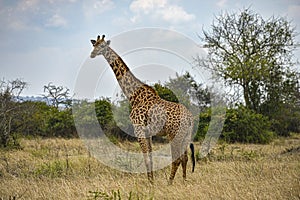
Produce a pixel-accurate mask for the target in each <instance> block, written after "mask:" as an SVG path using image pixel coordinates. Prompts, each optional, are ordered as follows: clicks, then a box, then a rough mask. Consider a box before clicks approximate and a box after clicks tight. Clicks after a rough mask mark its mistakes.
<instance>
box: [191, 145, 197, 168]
mask: <svg viewBox="0 0 300 200" xmlns="http://www.w3.org/2000/svg"><path fill="white" fill-rule="evenodd" d="M190 149H191V159H192V163H193V168H192V172H194V170H195V164H196V160H195V148H194V144H193V143H190Z"/></svg>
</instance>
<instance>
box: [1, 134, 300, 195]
mask: <svg viewBox="0 0 300 200" xmlns="http://www.w3.org/2000/svg"><path fill="white" fill-rule="evenodd" d="M131 145H132V146H131ZM21 146H22V150H21V149H20V150H1V152H0V153H1V154H0V199H3V200H4V199H299V198H300V162H299V161H300V150H299V149H300V148H299V147H300V136H299V135H294V136H293V137H291V138H289V139H277V140H275V141H274V142H273V143H271V144H268V145H245V144H231V145H228V144H224V143H223V144H219V145H218V146H217V147H216V148H215V149H214V151H213V152H212V153H211V154H210V155H209V156H208V157H207V158H205V159H202V160H198V162H197V164H196V169H195V172H194V173H191V172H190V169H191V162H190V161H189V166H188V169H189V172H188V174H187V177H188V179H187V181H183V179H182V177H181V176H182V172H181V169H179V171H178V172H177V174H176V177H175V181H174V183H173V185H168V180H167V179H168V175H169V172H170V169H169V167H167V168H165V169H162V170H159V171H156V172H155V174H154V175H155V183H154V185H150V184H149V182H148V180H147V178H146V175H145V174H134V173H124V172H120V171H117V170H114V169H111V168H109V167H107V166H104V165H103V164H101V162H99V161H97V160H96V159H94V158H93V157H91V156H90V154H89V153H88V152H87V150H86V148H85V147H84V145H83V143H82V141H81V140H79V139H70V140H66V139H31V140H28V139H23V140H21ZM120 146H122V147H124V148H127V149H130V148H132V149H136V148H137V146H138V145H137V144H136V143H134V144H132V143H122V144H120ZM196 147H198V149H199V148H200V146H199V144H196Z"/></svg>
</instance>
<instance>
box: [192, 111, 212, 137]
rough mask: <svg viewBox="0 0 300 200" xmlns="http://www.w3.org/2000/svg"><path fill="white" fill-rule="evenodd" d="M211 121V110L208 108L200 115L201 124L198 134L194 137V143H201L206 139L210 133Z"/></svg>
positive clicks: (199, 124)
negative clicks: (208, 132)
mask: <svg viewBox="0 0 300 200" xmlns="http://www.w3.org/2000/svg"><path fill="white" fill-rule="evenodd" d="M210 120H211V109H210V108H208V109H206V110H205V111H203V112H201V113H200V114H199V123H198V129H197V133H196V135H195V137H194V141H200V140H203V139H204V138H205V135H206V133H207V131H208V127H209V122H210Z"/></svg>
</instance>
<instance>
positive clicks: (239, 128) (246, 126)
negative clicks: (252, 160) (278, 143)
mask: <svg viewBox="0 0 300 200" xmlns="http://www.w3.org/2000/svg"><path fill="white" fill-rule="evenodd" d="M270 125H271V124H270V121H269V120H268V118H267V117H265V116H263V115H261V114H257V113H255V112H254V111H253V110H250V109H247V108H246V107H244V106H240V107H238V108H237V109H228V110H227V112H226V120H225V124H224V129H223V133H222V135H221V138H223V139H224V140H225V141H227V142H243V143H260V144H265V143H269V142H271V141H272V139H273V137H274V134H273V132H272V131H270Z"/></svg>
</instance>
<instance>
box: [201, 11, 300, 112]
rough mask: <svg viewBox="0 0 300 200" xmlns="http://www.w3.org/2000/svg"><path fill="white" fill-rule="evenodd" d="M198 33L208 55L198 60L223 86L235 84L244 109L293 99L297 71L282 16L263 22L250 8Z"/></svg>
mask: <svg viewBox="0 0 300 200" xmlns="http://www.w3.org/2000/svg"><path fill="white" fill-rule="evenodd" d="M203 35H204V37H203V38H202V40H203V41H204V42H205V43H206V44H205V45H204V47H207V48H208V59H207V60H203V59H198V61H199V64H200V65H202V66H205V67H207V68H209V69H210V70H211V71H212V72H213V73H214V74H215V75H216V77H217V78H220V79H222V80H223V81H224V82H225V84H226V85H227V86H231V87H233V86H238V87H240V91H242V92H243V94H242V96H243V98H244V103H245V105H246V107H247V108H249V109H252V110H254V111H256V112H261V107H262V105H263V104H269V105H270V104H273V105H272V106H274V105H276V104H278V103H286V102H288V101H292V102H295V101H296V98H295V97H296V95H295V94H296V93H297V92H298V91H299V89H298V88H299V74H297V73H296V72H295V71H293V70H292V67H293V66H294V65H295V64H296V62H295V61H294V58H293V52H294V50H295V49H296V47H297V46H298V43H297V42H296V41H295V36H296V32H295V28H294V27H293V26H292V25H291V23H290V22H289V21H287V20H286V19H285V18H282V17H278V18H276V17H271V18H269V19H267V20H265V19H263V18H262V17H261V16H260V15H259V14H256V13H254V12H252V11H251V10H249V9H245V10H243V11H241V12H240V13H233V14H229V13H224V14H221V15H219V16H217V17H216V18H215V21H214V22H213V24H212V26H211V31H205V30H203ZM275 103H276V104H275Z"/></svg>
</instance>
